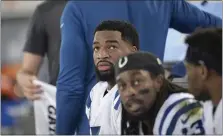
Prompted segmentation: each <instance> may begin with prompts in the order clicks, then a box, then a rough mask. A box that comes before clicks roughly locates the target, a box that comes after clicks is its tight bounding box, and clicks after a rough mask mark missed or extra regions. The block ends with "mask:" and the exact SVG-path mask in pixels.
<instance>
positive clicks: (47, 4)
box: [36, 1, 66, 14]
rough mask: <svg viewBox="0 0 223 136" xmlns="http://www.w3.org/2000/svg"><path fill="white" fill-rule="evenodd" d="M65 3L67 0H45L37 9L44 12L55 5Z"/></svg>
mask: <svg viewBox="0 0 223 136" xmlns="http://www.w3.org/2000/svg"><path fill="white" fill-rule="evenodd" d="M65 4H66V1H44V2H42V3H40V4H39V5H38V6H37V7H36V11H38V12H40V13H43V14H44V13H46V12H48V11H51V10H52V9H54V7H56V6H59V5H65Z"/></svg>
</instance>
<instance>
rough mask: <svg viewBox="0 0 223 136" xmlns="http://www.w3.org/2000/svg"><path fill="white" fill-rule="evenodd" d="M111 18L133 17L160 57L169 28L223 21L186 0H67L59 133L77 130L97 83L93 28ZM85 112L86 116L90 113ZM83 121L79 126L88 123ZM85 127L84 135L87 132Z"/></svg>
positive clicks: (142, 37) (59, 84)
mask: <svg viewBox="0 0 223 136" xmlns="http://www.w3.org/2000/svg"><path fill="white" fill-rule="evenodd" d="M210 18H211V19H210ZM111 19H114V20H125V21H129V22H131V23H132V24H133V25H134V26H135V27H136V29H137V31H138V32H139V36H140V45H141V50H146V51H150V52H152V53H154V54H156V55H157V56H159V58H161V59H163V56H164V49H165V41H166V36H167V32H168V29H169V27H173V28H175V29H177V30H179V31H181V32H185V33H189V32H192V31H193V30H194V29H195V28H196V27H198V26H202V27H207V26H210V25H221V20H220V19H219V20H218V18H214V17H213V16H211V15H210V14H207V13H204V12H202V11H200V10H199V9H198V8H196V7H194V6H191V5H190V4H188V3H186V2H185V1H119V2H118V3H117V1H106V2H102V1H70V2H68V4H67V6H66V8H65V10H64V13H63V16H62V18H61V27H62V28H61V32H62V42H61V46H62V48H61V50H60V73H59V76H58V80H57V132H58V133H57V134H72V133H73V132H74V131H75V130H73V129H74V128H77V124H78V122H79V115H80V113H79V111H80V109H82V112H84V111H83V110H84V106H83V105H84V102H85V101H86V98H87V96H88V94H89V91H90V90H91V88H92V87H93V85H95V83H96V76H95V72H94V70H95V69H94V67H93V66H94V63H93V58H92V53H93V50H92V44H93V43H92V41H93V33H94V29H95V27H96V26H97V25H98V24H99V23H100V22H102V21H103V20H111ZM191 20H193V21H191ZM148 44H149V45H148ZM68 54H69V55H68ZM68 56H69V57H68ZM83 98H85V99H83ZM62 103H63V104H62ZM71 105H75V108H71ZM65 111H66V113H65ZM68 116H69V117H68ZM83 116H84V120H85V121H86V120H87V119H86V118H87V117H86V115H83ZM64 118H67V120H65V119H64ZM74 122H75V123H76V124H73V123H74ZM84 124H85V123H82V124H81V125H80V126H79V129H81V128H84V127H83V126H85V125H84ZM69 126H70V127H69ZM65 130H66V132H65ZM82 132H83V131H81V132H80V134H86V133H85V132H83V133H82Z"/></svg>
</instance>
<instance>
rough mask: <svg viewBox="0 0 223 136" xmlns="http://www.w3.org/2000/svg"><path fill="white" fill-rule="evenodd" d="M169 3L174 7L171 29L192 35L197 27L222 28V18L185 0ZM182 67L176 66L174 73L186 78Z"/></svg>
mask: <svg viewBox="0 0 223 136" xmlns="http://www.w3.org/2000/svg"><path fill="white" fill-rule="evenodd" d="M169 2H172V4H171V5H172V6H170V7H171V9H170V10H171V13H172V15H171V19H170V27H171V28H174V29H176V30H178V31H180V32H182V33H191V32H193V31H194V30H195V29H196V28H197V27H211V26H212V27H222V19H221V18H219V17H217V16H214V15H212V14H210V13H208V12H205V11H202V10H200V9H199V8H197V7H196V6H194V5H192V4H190V3H188V2H186V1H185V0H172V1H169ZM182 64H183V63H182ZM182 64H181V65H182ZM181 65H177V66H175V69H173V71H172V72H173V73H175V74H176V73H177V74H178V75H177V76H182V77H183V76H185V72H184V71H185V68H184V67H182V66H181ZM176 70H177V71H176ZM171 74H172V73H171Z"/></svg>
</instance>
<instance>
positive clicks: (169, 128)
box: [154, 93, 203, 134]
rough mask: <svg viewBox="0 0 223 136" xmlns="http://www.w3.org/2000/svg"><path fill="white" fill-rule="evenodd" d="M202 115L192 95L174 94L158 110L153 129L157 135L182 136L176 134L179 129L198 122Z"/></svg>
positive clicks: (198, 104)
mask: <svg viewBox="0 0 223 136" xmlns="http://www.w3.org/2000/svg"><path fill="white" fill-rule="evenodd" d="M202 114H203V109H202V105H201V103H199V102H198V101H196V100H195V99H194V96H193V95H191V94H188V93H174V94H172V95H170V96H169V97H168V98H167V100H166V101H165V102H164V104H163V105H162V107H161V109H160V110H159V112H158V115H157V117H156V122H155V127H154V128H155V131H156V133H158V134H182V133H181V132H178V131H179V130H180V128H183V127H184V126H185V125H188V124H189V126H190V125H191V124H193V123H194V122H196V121H198V120H200V119H201V118H202ZM177 129H178V130H177Z"/></svg>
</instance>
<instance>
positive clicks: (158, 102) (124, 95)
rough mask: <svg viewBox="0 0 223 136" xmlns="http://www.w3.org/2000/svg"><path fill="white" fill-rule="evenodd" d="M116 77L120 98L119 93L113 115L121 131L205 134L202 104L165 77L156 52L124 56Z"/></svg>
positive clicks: (127, 132) (160, 133) (126, 133)
mask: <svg viewBox="0 0 223 136" xmlns="http://www.w3.org/2000/svg"><path fill="white" fill-rule="evenodd" d="M115 76H116V82H117V85H118V91H119V94H120V97H119V95H118V92H117V95H116V96H115V99H114V110H113V114H112V117H111V118H113V120H114V122H113V124H114V125H115V128H116V130H117V132H118V133H119V134H123V135H138V134H144V135H152V134H155V135H172V134H177V135H192V134H199V135H201V134H205V131H204V128H203V120H202V113H203V110H202V106H201V104H200V103H198V102H197V101H196V100H195V99H194V97H193V96H192V95H191V94H189V93H185V92H186V91H187V90H185V89H183V88H181V87H179V86H177V85H175V84H172V83H170V82H168V81H167V80H166V79H165V78H164V69H163V67H162V64H161V61H160V59H159V58H157V57H156V56H154V55H153V54H150V53H146V52H137V53H133V54H129V55H127V56H125V57H122V58H120V59H119V61H118V62H117V63H116V65H115ZM115 119H116V120H115Z"/></svg>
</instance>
